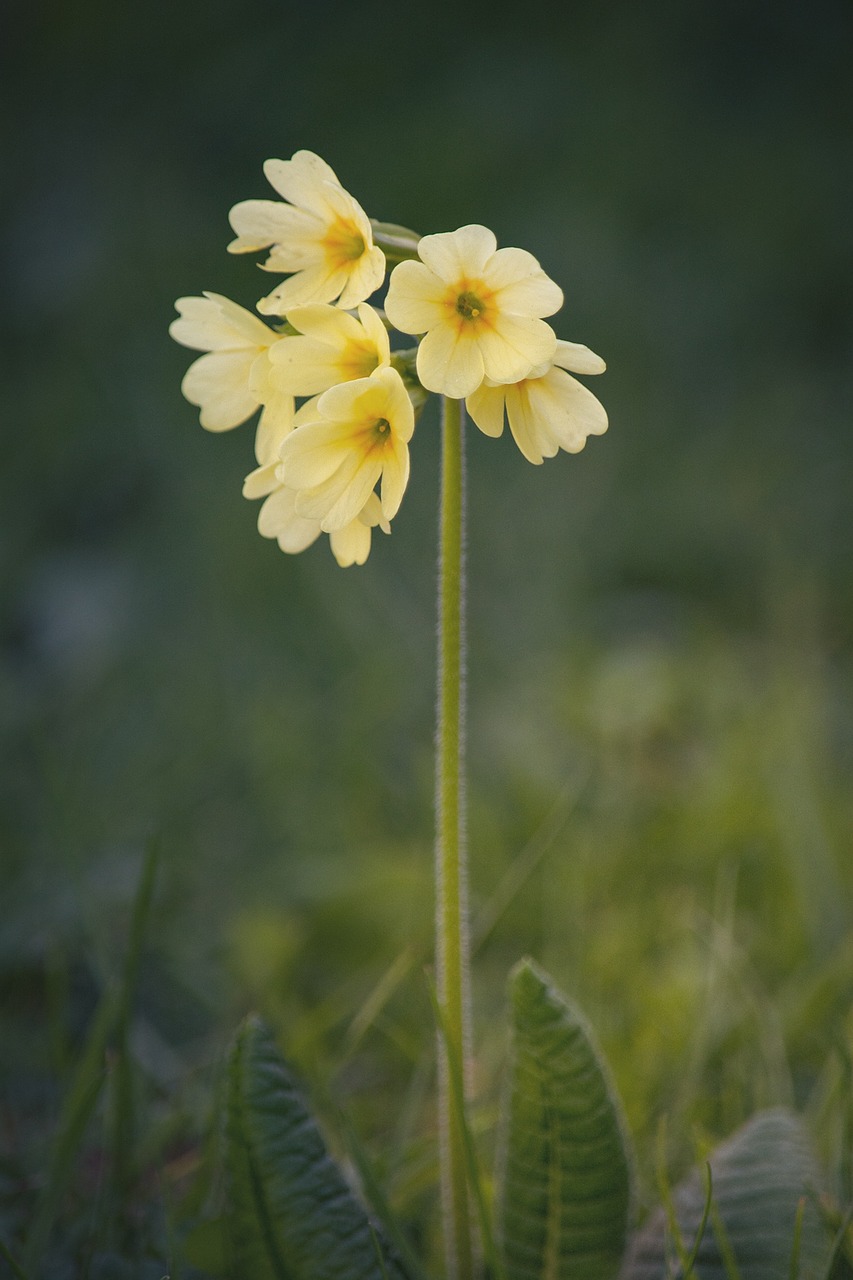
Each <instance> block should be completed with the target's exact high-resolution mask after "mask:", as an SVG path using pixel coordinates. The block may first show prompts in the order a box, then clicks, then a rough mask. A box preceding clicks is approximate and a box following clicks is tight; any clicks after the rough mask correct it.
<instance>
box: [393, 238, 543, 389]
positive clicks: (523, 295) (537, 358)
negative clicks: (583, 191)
mask: <svg viewBox="0 0 853 1280" xmlns="http://www.w3.org/2000/svg"><path fill="white" fill-rule="evenodd" d="M418 253H419V255H420V257H421V259H422V260H421V262H414V261H408V262H401V263H400V264H399V266H397V267H395V268H394V270H393V272H392V273H391V281H390V285H389V288H388V297H387V299H386V302H385V312H386V314H387V316H388V318H389V320H390V321H391V323H392V324H393V325H394V327H395V328H396V329H400V330H401V331H402V332H403V333H424V334H426V336H425V337H424V339H423V340H422V342H421V344H420V347H419V348H418V357H417V365H418V376H419V377H420V380H421V382H422V383H423V385H424V386H425V387H426V388H427V389H428V390H429V391H437V392H439V393H440V394H441V395H446V396H452V397H454V398H455V399H461V398H462V397H464V396H469V395H471V393H472V392H473V391H476V389H477V387H479V386H480V384H481V383H482V382H483V379H484V378H488V379H489V380H490V381H491V382H495V383H505V382H518V381H519V379H521V378H526V377H527V376H528V375H529V374H530V373H531V372H532V371H533V370H534V369H535V368H536V367H537V366H540V365H542V364H544V363H546V362H547V361H549V360H551V359H552V357H553V355H554V351H555V349H556V341H557V340H556V338H555V336H554V331H553V329H551V327H550V325H547V324H545V322H544V320H542V318H541V317H542V316H550V315H552V314H553V313H554V312H555V311H557V310H559V308H560V307H561V306H562V305H563V293H562V290H561V289H560V288H559V286H558V285H556V284H555V283H554V281H553V280H551V279H550V278H549V277H548V276H546V274H545V272H544V271H543V270H542V268H541V267H540V266H539V263H538V262H537V261H536V259H535V258H534V257H533V255H532V254H530V253H527V252H526V251H525V250H524V249H498V247H497V241H496V240H495V237H494V235H493V234H492V232H491V231H489V230H488V229H487V228H486V227H481V226H478V225H476V224H474V225H472V226H467V227H460V228H459V230H458V231H449V232H446V233H442V234H441V235H434V236H424V237H423V239H422V240H421V241H420V243H419V244H418Z"/></svg>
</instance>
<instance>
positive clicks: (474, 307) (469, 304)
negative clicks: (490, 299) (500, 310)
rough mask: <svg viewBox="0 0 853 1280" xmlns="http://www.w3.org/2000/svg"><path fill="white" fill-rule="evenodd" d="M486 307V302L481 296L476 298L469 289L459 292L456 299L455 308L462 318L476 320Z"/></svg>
mask: <svg viewBox="0 0 853 1280" xmlns="http://www.w3.org/2000/svg"><path fill="white" fill-rule="evenodd" d="M485 309H486V304H485V302H484V301H483V299H482V298H478V297H477V295H476V293H472V292H471V290H470V289H466V290H465V292H464V293H460V294H459V296H458V297H457V299H456V310H457V312H458V314H459V315H460V316H462V318H463V320H476V319H477V318H478V316H481V315H482V314H483V312H484V311H485Z"/></svg>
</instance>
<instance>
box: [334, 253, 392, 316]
mask: <svg viewBox="0 0 853 1280" xmlns="http://www.w3.org/2000/svg"><path fill="white" fill-rule="evenodd" d="M384 279H385V254H384V253H383V252H382V250H381V249H378V248H376V246H374V247H373V248H372V249H369V250H368V251H367V252H366V253H363V254H362V255H361V257H360V258H357V259H356V260H355V262H353V264H352V267H351V268H350V272H349V278H348V279H347V282H346V284H345V285H344V288H343V290H342V292H341V296H340V299H339V301H338V305H339V306H341V307H354V306H356V305H357V304H358V303H359V302H363V301H364V300H365V298H369V297H370V295H371V294H373V293H375V292H376V290H377V289H378V288H379V287H380V286H381V284H382V281H383V280H384Z"/></svg>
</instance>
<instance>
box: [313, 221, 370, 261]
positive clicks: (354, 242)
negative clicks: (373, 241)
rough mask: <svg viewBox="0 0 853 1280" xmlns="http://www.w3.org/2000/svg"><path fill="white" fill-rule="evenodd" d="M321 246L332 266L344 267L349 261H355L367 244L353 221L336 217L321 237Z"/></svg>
mask: <svg viewBox="0 0 853 1280" xmlns="http://www.w3.org/2000/svg"><path fill="white" fill-rule="evenodd" d="M323 247H324V249H325V250H326V257H327V258H328V259H329V261H330V263H332V265H333V266H335V267H345V266H347V265H348V263H350V262H357V261H358V259H359V258H360V257H361V256H362V254H363V253H364V251H365V249H366V247H367V246H366V245H365V243H364V236H363V235H362V234H361V232H360V231H359V229H358V227H357V226H356V224H355V223H354V222H349V221H347V220H346V219H345V218H338V219H337V221H336V222H333V223H332V225H331V226H330V227H329V229H328V231H327V232H326V234H325V236H324V237H323Z"/></svg>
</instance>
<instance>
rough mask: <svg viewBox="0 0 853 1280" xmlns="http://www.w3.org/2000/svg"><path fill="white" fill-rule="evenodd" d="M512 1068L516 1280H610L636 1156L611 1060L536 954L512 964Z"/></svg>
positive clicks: (510, 1155) (509, 1158)
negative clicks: (603, 1054) (631, 1156)
mask: <svg viewBox="0 0 853 1280" xmlns="http://www.w3.org/2000/svg"><path fill="white" fill-rule="evenodd" d="M510 994H511V999H512V1007H513V1027H514V1044H513V1066H512V1080H511V1090H510V1098H509V1114H508V1116H507V1121H506V1128H505V1150H504V1153H503V1165H504V1168H503V1177H502V1185H501V1189H500V1201H501V1203H500V1234H501V1240H502V1246H503V1253H504V1259H505V1265H506V1271H507V1275H508V1278H509V1280H569V1278H571V1280H610V1278H611V1277H613V1276H615V1275H616V1273H617V1271H618V1269H619V1264H620V1262H621V1260H622V1255H623V1252H624V1248H625V1239H626V1234H627V1230H628V1214H629V1209H630V1201H631V1175H630V1159H629V1155H628V1151H627V1147H626V1138H625V1130H624V1127H623V1124H622V1119H621V1110H620V1105H619V1102H618V1099H617V1097H616V1094H615V1091H614V1088H613V1085H612V1083H611V1081H610V1076H609V1072H608V1070H607V1066H606V1064H605V1063H604V1061H603V1059H602V1057H601V1055H600V1053H599V1051H598V1049H597V1048H596V1046H595V1044H594V1041H593V1039H592V1035H591V1033H590V1030H589V1028H588V1027H587V1025H586V1023H585V1021H584V1020H583V1018H582V1017H581V1015H580V1014H579V1013H578V1012H577V1011H576V1010H575V1009H573V1008H572V1006H571V1005H570V1004H569V1003H568V1001H567V1000H566V999H565V997H564V996H562V995H561V994H560V992H559V991H557V990H556V988H555V987H554V986H553V985H552V984H551V982H550V980H549V979H548V977H547V976H546V975H545V974H544V973H542V972H541V970H539V969H537V967H536V966H535V965H534V964H533V963H532V962H531V961H529V960H523V961H521V963H520V964H519V965H517V966H516V968H515V969H514V970H513V973H512V976H511V979H510Z"/></svg>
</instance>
